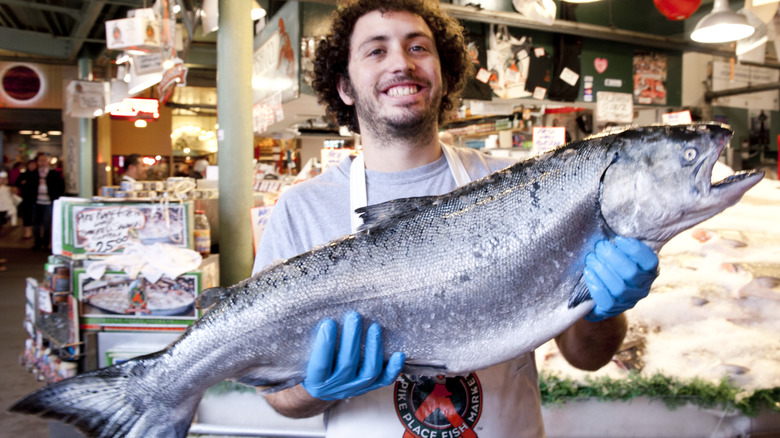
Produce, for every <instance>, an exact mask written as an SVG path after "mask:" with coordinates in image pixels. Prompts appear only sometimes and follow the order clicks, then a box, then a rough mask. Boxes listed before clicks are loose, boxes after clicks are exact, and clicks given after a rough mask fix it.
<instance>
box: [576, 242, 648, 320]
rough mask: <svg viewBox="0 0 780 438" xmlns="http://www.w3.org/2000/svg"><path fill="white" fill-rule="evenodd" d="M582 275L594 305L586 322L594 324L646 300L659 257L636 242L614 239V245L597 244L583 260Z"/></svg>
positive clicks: (645, 246)
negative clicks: (643, 299)
mask: <svg viewBox="0 0 780 438" xmlns="http://www.w3.org/2000/svg"><path fill="white" fill-rule="evenodd" d="M582 275H583V277H584V278H585V283H586V284H587V285H588V290H589V291H590V296H591V298H593V301H595V302H596V307H595V308H594V309H593V310H592V311H591V312H590V313H589V314H587V315H585V319H587V320H588V321H593V322H597V321H601V320H604V319H607V318H611V317H613V316H617V315H620V314H621V313H623V312H624V311H626V310H628V309H630V308H632V307H634V305H636V303H637V302H638V301H639V300H641V299H642V298H644V297H646V296H647V294H648V293H649V292H650V285H651V284H653V281H654V280H655V278H656V277H658V256H657V255H656V254H655V252H653V250H652V249H651V248H650V247H649V246H647V245H645V244H644V243H642V242H640V241H639V240H636V239H630V238H625V237H621V236H617V237H615V242H614V243H612V242H610V241H609V240H602V241H600V242H598V243H596V249H595V251H594V252H592V253H590V254H588V255H587V256H586V257H585V269H584V270H583V272H582Z"/></svg>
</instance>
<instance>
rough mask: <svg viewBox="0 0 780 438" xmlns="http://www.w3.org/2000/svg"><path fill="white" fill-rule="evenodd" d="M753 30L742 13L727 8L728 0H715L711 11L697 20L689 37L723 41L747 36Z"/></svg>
mask: <svg viewBox="0 0 780 438" xmlns="http://www.w3.org/2000/svg"><path fill="white" fill-rule="evenodd" d="M755 31H756V30H755V29H754V28H753V26H751V25H750V24H748V22H747V19H746V18H745V16H744V15H740V14H737V13H736V12H734V11H732V10H731V8H729V1H728V0H715V4H714V5H713V7H712V12H710V13H709V14H707V15H705V16H704V18H702V19H701V20H699V22H698V23H697V24H696V27H695V28H694V29H693V32H692V33H691V39H692V40H694V41H697V42H700V43H725V42H729V41H736V40H741V39H742V38H747V37H749V36H750V35H752V34H753V32H755Z"/></svg>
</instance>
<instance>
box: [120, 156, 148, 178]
mask: <svg viewBox="0 0 780 438" xmlns="http://www.w3.org/2000/svg"><path fill="white" fill-rule="evenodd" d="M145 178H146V166H145V165H144V163H143V161H142V160H141V156H140V155H138V154H130V155H129V156H128V157H127V159H126V160H125V173H123V174H122V182H125V181H127V182H136V181H138V180H143V179H145Z"/></svg>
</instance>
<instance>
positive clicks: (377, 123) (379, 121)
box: [347, 78, 443, 143]
mask: <svg viewBox="0 0 780 438" xmlns="http://www.w3.org/2000/svg"><path fill="white" fill-rule="evenodd" d="M409 79H414V78H409ZM416 80H418V81H419V79H416ZM427 85H430V84H429V83H428V84H427ZM347 90H348V92H349V94H350V96H352V98H353V99H354V101H355V102H354V106H355V112H356V114H357V117H358V123H359V125H360V131H361V132H365V131H370V132H371V134H372V135H374V136H375V137H376V138H380V139H382V138H384V139H387V140H391V139H398V140H404V141H410V142H419V143H423V142H425V141H428V140H430V137H431V136H432V135H434V136H435V135H436V132H437V130H438V129H437V128H438V123H439V108H440V107H441V100H442V96H443V93H442V90H441V88H439V89H437V90H436V91H435V92H434V93H433V94H432V95H430V96H429V97H428V98H426V102H425V105H424V107H423V109H421V110H417V109H413V108H406V109H405V111H403V113H402V114H394V115H391V116H383V115H382V114H381V107H380V105H379V103H378V102H377V101H376V100H375V99H372V96H371V95H370V94H363V93H358V92H356V91H355V89H354V88H353V87H352V83H351V82H349V81H347ZM372 91H373V90H372Z"/></svg>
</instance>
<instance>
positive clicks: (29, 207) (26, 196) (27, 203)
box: [16, 160, 38, 239]
mask: <svg viewBox="0 0 780 438" xmlns="http://www.w3.org/2000/svg"><path fill="white" fill-rule="evenodd" d="M37 170H38V161H37V160H30V161H28V162H27V165H26V166H25V171H24V172H22V173H21V174H20V175H19V177H18V178H17V180H16V187H17V189H18V191H19V196H21V197H22V203H21V204H19V207H18V212H19V216H21V217H22V224H23V225H24V235H23V237H24V238H25V239H32V237H33V211H34V210H35V200H36V198H37V197H38V194H37V187H38V185H37V184H38V183H37V182H36V180H37V175H35V174H36V172H37ZM32 184H34V185H35V187H34V188H33V187H29V186H30V185H32Z"/></svg>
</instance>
